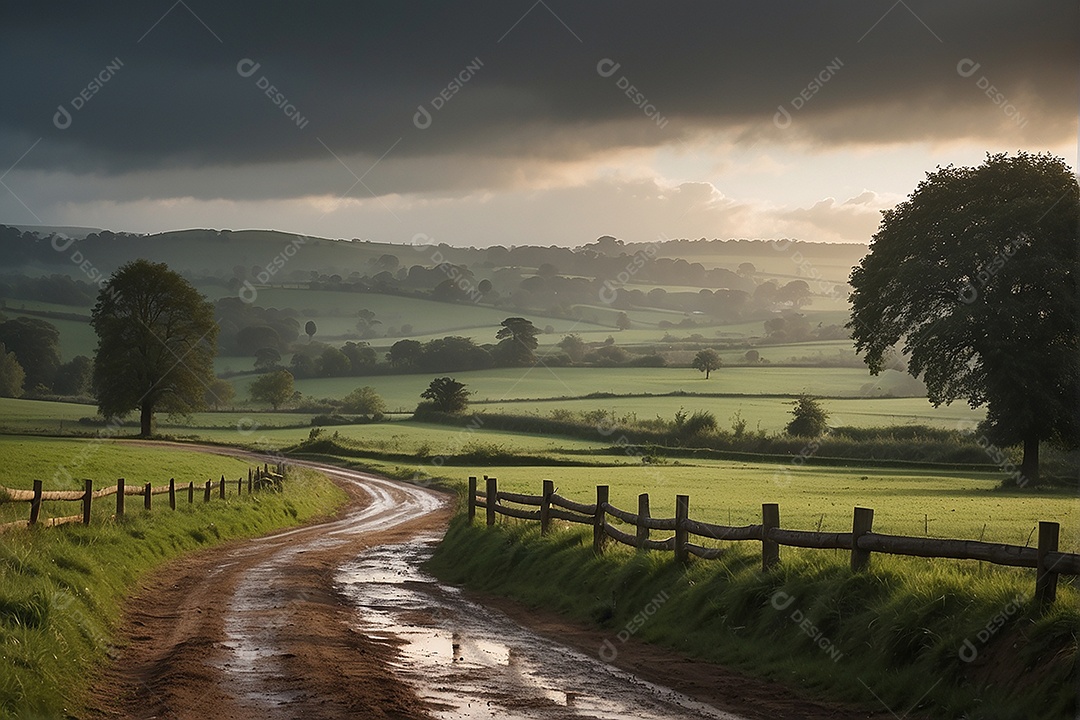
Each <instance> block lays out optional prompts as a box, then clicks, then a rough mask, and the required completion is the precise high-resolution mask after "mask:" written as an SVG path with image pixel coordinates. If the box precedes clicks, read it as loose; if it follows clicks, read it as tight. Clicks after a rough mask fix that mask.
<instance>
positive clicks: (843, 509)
mask: <svg viewBox="0 0 1080 720" xmlns="http://www.w3.org/2000/svg"><path fill="white" fill-rule="evenodd" d="M634 460H636V458H627V462H628V465H627V466H626V467H599V468H597V467H590V468H567V467H553V468H534V467H483V468H477V469H476V470H475V471H473V472H468V471H462V472H461V473H460V477H459V478H458V479H459V480H461V481H462V482H463V481H464V478H465V477H467V476H468V475H469V474H477V473H479V474H484V475H491V476H494V477H497V478H498V479H499V487H500V489H504V490H509V491H511V492H521V493H529V494H534V495H535V494H539V493H540V489H541V485H542V482H543V480H544V479H545V478H547V479H551V480H553V481H554V482H555V485H556V487H558V488H559V493H560V494H561V495H563V496H565V497H568V498H570V499H572V500H577V501H578V502H584V503H588V502H593V501H595V498H596V486H597V485H608V486H609V487H610V492H611V503H612V504H614V505H615V506H616V507H620V508H623V509H625V510H628V511H630V512H636V509H637V496H638V494H639V493H643V492H647V493H649V495H650V501H651V505H652V514H653V515H655V516H657V517H660V516H664V517H674V514H675V496H676V495H689V496H690V517H691V518H693V519H695V520H702V521H704V522H712V523H718V524H721V525H728V524H730V525H750V524H755V523H760V522H761V505H762V503H766V502H775V503H778V504H779V505H780V524H781V526H782V527H788V528H792V529H797V530H816V529H817V528H818V527H819V525H820V528H821V530H822V531H824V532H850V531H851V517H852V509H853V508H854V507H855V506H860V507H870V508H874V510H875V515H874V530H876V531H878V532H882V533H889V534H897V535H911V536H918V537H923V536H924V533H925V536H928V537H936V538H961V539H971V540H979V539H982V540H986V541H988V542H1002V543H1009V544H1013V545H1026V544H1030V545H1034V543H1035V536H1034V535H1032V530H1033V528H1035V526H1036V525H1037V523H1038V522H1039V521H1040V520H1051V521H1055V522H1059V523H1061V547H1062V550H1066V551H1069V552H1077V551H1080V498H1077V497H1076V496H1075V494H1071V495H1070V494H1065V493H1060V492H1058V493H1051V492H1047V493H1035V492H1032V491H1003V490H999V489H997V486H998V485H999V483H1000V482H1001V479H1002V478H1001V475H999V474H997V473H976V472H948V471H917V470H875V469H867V468H842V467H828V468H822V467H794V466H791V465H783V464H773V463H743V462H728V461H715V462H701V461H699V462H695V463H694V464H693V465H657V466H642V465H641V464H640V463H636V462H634ZM924 528H925V530H924ZM656 534H657V535H658V536H662V535H664V533H659V532H657V533H656ZM785 552H787V551H786V550H785ZM814 552H822V553H825V554H830V553H832V552H833V551H814ZM945 562H955V563H956V564H969V565H974V563H964V561H959V560H958V561H945Z"/></svg>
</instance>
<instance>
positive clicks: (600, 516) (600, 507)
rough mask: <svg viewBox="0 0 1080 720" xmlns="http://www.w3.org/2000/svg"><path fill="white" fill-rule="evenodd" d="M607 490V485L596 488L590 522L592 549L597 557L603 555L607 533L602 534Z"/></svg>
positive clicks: (605, 513)
mask: <svg viewBox="0 0 1080 720" xmlns="http://www.w3.org/2000/svg"><path fill="white" fill-rule="evenodd" d="M609 490H610V488H608V486H607V485H597V486H596V511H595V512H594V513H593V521H592V549H593V552H594V553H596V554H597V555H603V554H604V545H605V544H606V542H605V541H606V540H607V533H605V532H604V518H605V516H606V515H607V508H605V507H604V506H605V505H607V501H608V494H609V493H608V491H609Z"/></svg>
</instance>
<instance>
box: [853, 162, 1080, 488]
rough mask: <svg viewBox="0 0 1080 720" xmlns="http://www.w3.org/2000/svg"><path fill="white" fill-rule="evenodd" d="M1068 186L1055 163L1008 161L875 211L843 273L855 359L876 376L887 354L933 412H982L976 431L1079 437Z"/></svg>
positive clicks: (1074, 191)
mask: <svg viewBox="0 0 1080 720" xmlns="http://www.w3.org/2000/svg"><path fill="white" fill-rule="evenodd" d="M1078 223H1080V188H1078V186H1077V182H1076V178H1075V177H1074V175H1073V173H1072V171H1071V170H1070V168H1069V167H1068V165H1066V164H1065V162H1064V161H1062V160H1061V159H1059V158H1055V157H1052V156H1050V155H1043V154H1040V155H1030V154H1026V153H1020V154H1018V155H1016V156H1014V157H1009V156H1007V155H993V156H988V157H987V159H986V162H984V163H983V164H982V165H980V166H978V167H975V168H969V167H962V168H957V167H952V166H949V167H946V168H939V169H938V170H937V171H936V172H933V173H929V174H928V175H927V177H926V179H925V180H923V181H922V182H921V183H919V185H918V187H917V188H916V189H915V191H914V192H913V193H912V194H911V195H910V196H909V198H908V199H907V200H905V201H904V202H902V203H900V204H899V205H897V206H896V207H895V208H893V209H892V210H889V211H887V212H885V214H884V217H883V218H882V221H881V226H880V228H879V229H878V231H877V233H876V234H875V235H874V237H873V241H872V243H871V245H870V253H869V254H868V255H867V256H866V257H864V258H863V260H862V262H861V263H860V265H859V266H858V267H857V268H855V270H854V271H853V272H852V274H851V285H852V286H853V287H854V289H855V290H854V292H853V293H852V295H851V301H852V311H851V321H850V322H849V323H848V325H847V327H849V328H850V329H851V330H852V337H853V338H854V340H855V347H856V350H857V351H858V352H860V353H863V354H864V356H865V360H866V363H867V365H869V367H870V371H871V372H872V373H874V374H877V373H879V372H880V371H881V370H882V369H883V368H884V367H885V365H886V363H887V362H888V359H889V355H890V353H891V352H892V349H893V348H894V346H896V345H900V346H901V348H902V352H903V353H904V354H905V355H907V356H909V362H908V370H909V372H910V373H911V374H912V375H913V376H915V377H921V378H922V380H923V382H924V383H925V384H926V387H927V391H928V394H929V397H930V401H931V402H933V403H934V405H935V406H937V405H940V404H941V403H950V402H952V401H953V400H956V399H960V398H963V399H966V400H967V401H968V403H969V404H970V405H971V407H979V406H982V405H986V408H987V415H986V420H985V421H984V422H983V423H982V426H981V428H980V431H981V432H982V433H984V434H985V435H986V437H987V438H988V439H989V440H990V441H991V442H994V443H997V444H1001V445H1011V444H1016V443H1023V448H1024V459H1023V463H1022V466H1021V473H1022V475H1024V476H1025V478H1026V479H1027V480H1028V481H1032V482H1033V481H1036V480H1037V479H1038V473H1039V441H1040V440H1061V441H1065V442H1067V443H1068V444H1070V445H1073V446H1075V445H1076V443H1077V438H1080V422H1078V407H1080V403H1078V399H1080V397H1078V395H1080V356H1078V354H1077V351H1078V347H1077V310H1078V307H1077V281H1078V279H1080V278H1078V273H1077V270H1078V265H1077V241H1078V237H1077V235H1078V232H1077V228H1078Z"/></svg>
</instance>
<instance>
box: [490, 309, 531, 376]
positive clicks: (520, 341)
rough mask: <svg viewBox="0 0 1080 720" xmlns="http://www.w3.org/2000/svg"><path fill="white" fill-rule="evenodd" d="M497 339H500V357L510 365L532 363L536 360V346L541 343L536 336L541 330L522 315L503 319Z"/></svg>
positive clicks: (496, 334) (496, 335)
mask: <svg viewBox="0 0 1080 720" xmlns="http://www.w3.org/2000/svg"><path fill="white" fill-rule="evenodd" d="M500 325H501V326H502V327H500V328H499V331H498V332H497V333H495V339H496V340H499V341H500V342H499V344H498V346H497V347H498V349H499V356H500V358H501V359H502V360H503V361H504V362H505V363H506V364H508V365H531V364H532V363H534V362H536V348H537V346H538V345H539V344H540V343H539V341H538V340H537V339H536V336H537V335H539V334H540V331H539V330H537V329H536V326H534V325H533V324H532V322H531V321H529V320H526V319H525V318H520V317H509V318H506V319H505V320H503V321H502V322H501V323H500Z"/></svg>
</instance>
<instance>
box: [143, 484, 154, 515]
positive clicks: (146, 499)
mask: <svg viewBox="0 0 1080 720" xmlns="http://www.w3.org/2000/svg"><path fill="white" fill-rule="evenodd" d="M153 491H154V487H153V486H152V485H151V484H150V483H146V485H144V486H143V507H144V508H146V509H147V510H149V509H150V498H151V497H153Z"/></svg>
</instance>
